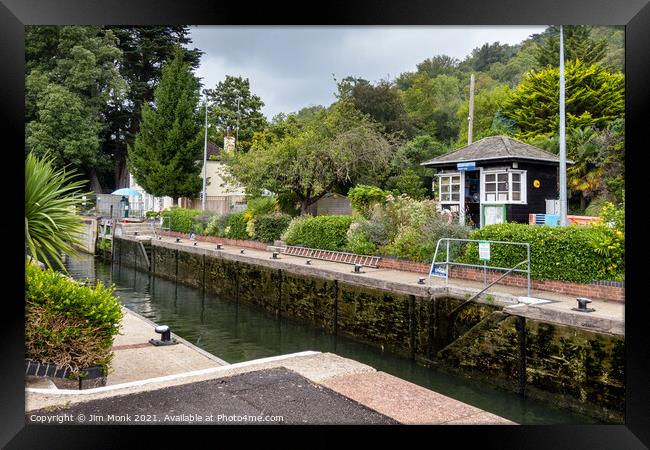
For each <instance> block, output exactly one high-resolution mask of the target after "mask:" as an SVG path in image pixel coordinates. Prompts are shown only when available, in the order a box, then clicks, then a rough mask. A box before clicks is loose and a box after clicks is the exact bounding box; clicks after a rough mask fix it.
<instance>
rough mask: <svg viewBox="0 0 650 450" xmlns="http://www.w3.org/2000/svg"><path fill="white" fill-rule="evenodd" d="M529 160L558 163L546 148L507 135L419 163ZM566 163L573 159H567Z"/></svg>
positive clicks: (430, 165) (437, 164)
mask: <svg viewBox="0 0 650 450" xmlns="http://www.w3.org/2000/svg"><path fill="white" fill-rule="evenodd" d="M503 159H510V160H522V159H524V160H531V161H543V162H548V163H557V164H559V163H560V158H559V157H558V155H554V154H553V153H549V152H547V151H546V150H542V149H541V148H538V147H535V146H532V145H530V144H526V143H524V142H521V141H518V140H516V139H512V138H510V137H508V136H490V137H486V138H483V139H480V140H478V141H476V142H473V143H471V144H470V145H466V146H465V147H461V148H459V149H457V150H454V151H453V152H450V153H447V154H445V155H441V156H438V157H436V158H433V159H431V160H429V161H425V162H423V163H421V164H420V165H421V166H426V167H438V166H446V165H449V164H455V163H460V162H469V161H489V160H495V161H496V160H503ZM567 164H573V161H569V160H567Z"/></svg>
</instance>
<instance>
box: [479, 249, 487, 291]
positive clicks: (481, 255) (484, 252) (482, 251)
mask: <svg viewBox="0 0 650 450" xmlns="http://www.w3.org/2000/svg"><path fill="white" fill-rule="evenodd" d="M478 259H479V261H483V286H487V262H488V261H489V260H490V243H489V242H479V243H478Z"/></svg>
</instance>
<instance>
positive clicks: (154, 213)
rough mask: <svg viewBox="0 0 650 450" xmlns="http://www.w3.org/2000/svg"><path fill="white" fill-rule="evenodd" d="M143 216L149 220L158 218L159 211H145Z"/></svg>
mask: <svg viewBox="0 0 650 450" xmlns="http://www.w3.org/2000/svg"><path fill="white" fill-rule="evenodd" d="M144 216H145V217H146V218H147V219H151V218H154V217H160V211H146V212H145V213H144Z"/></svg>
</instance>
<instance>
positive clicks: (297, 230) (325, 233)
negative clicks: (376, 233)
mask: <svg viewBox="0 0 650 450" xmlns="http://www.w3.org/2000/svg"><path fill="white" fill-rule="evenodd" d="M352 221H353V218H352V216H317V217H296V218H295V219H293V220H292V221H291V223H290V224H289V227H288V228H287V230H286V231H285V233H284V234H283V235H282V240H284V241H285V242H286V243H287V244H289V245H303V246H305V247H309V248H318V249H322V250H345V248H346V246H347V240H348V239H347V232H348V228H350V224H352Z"/></svg>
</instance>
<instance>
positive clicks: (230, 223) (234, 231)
mask: <svg viewBox="0 0 650 450" xmlns="http://www.w3.org/2000/svg"><path fill="white" fill-rule="evenodd" d="M245 214H246V213H245V212H243V211H242V212H234V213H231V214H230V215H229V216H228V219H227V222H226V228H225V231H224V234H225V235H226V237H227V238H228V239H250V236H249V235H248V233H247V232H246V218H245V217H244V215H245Z"/></svg>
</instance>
